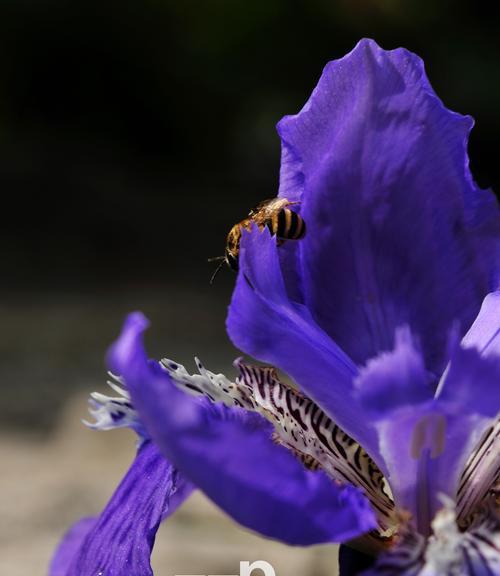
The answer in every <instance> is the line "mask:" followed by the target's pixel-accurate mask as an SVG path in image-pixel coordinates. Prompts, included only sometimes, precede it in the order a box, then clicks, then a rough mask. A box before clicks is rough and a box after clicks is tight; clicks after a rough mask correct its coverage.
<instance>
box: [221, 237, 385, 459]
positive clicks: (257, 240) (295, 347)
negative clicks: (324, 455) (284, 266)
mask: <svg viewBox="0 0 500 576" xmlns="http://www.w3.org/2000/svg"><path fill="white" fill-rule="evenodd" d="M278 250H279V248H277V246H276V242H275V240H274V239H273V238H271V236H270V234H269V232H268V231H267V230H263V231H262V232H260V231H259V230H257V229H256V228H254V229H253V230H252V231H251V233H244V234H243V238H242V245H241V253H240V263H241V264H240V270H241V273H240V274H239V276H238V280H237V282H236V287H235V289H234V292H233V298H232V301H231V305H230V307H229V314H228V318H227V323H226V324H227V331H228V334H229V336H230V338H231V340H232V341H233V343H234V344H235V345H236V346H238V347H239V348H240V349H241V350H243V351H244V352H245V353H247V354H250V355H252V356H254V357H255V358H258V359H259V360H261V361H263V362H267V363H269V364H272V365H273V366H276V367H278V368H280V369H281V370H283V371H284V372H286V373H287V374H288V375H289V376H290V377H291V378H293V379H294V381H295V382H296V383H297V385H298V386H299V388H300V389H301V390H303V391H304V392H305V393H306V394H307V395H308V396H309V397H310V398H312V399H313V400H314V401H315V402H316V403H317V404H318V405H319V406H321V408H323V410H324V411H325V412H326V413H327V414H328V415H329V416H330V417H331V418H332V420H334V421H335V422H336V423H337V424H338V425H339V426H340V427H341V428H342V429H343V430H344V431H345V432H346V433H347V434H349V436H351V437H353V438H354V439H355V440H356V441H357V442H359V443H360V444H362V445H363V447H364V448H365V449H366V450H367V451H368V452H369V453H370V455H371V456H372V457H373V459H374V460H375V461H376V462H377V464H379V461H380V458H378V446H377V442H376V438H375V433H374V430H373V428H372V427H371V425H370V423H369V421H368V419H366V418H363V417H362V414H361V412H360V410H361V407H360V406H359V403H358V402H357V401H356V400H355V399H354V397H353V393H352V392H353V387H352V382H353V378H354V377H355V376H356V374H357V368H356V366H355V365H354V364H353V362H352V360H351V359H350V358H349V357H348V356H347V355H346V354H345V353H344V352H343V351H342V350H341V349H340V348H339V347H338V346H337V345H336V344H335V342H334V341H333V340H332V339H331V338H330V337H329V336H328V334H326V333H325V332H324V331H323V330H322V329H321V328H320V327H319V326H318V325H317V323H316V322H315V321H314V320H313V319H312V317H311V315H310V313H309V311H308V310H307V308H305V307H304V306H301V305H300V304H298V303H296V302H292V301H291V300H290V299H289V298H288V295H287V292H286V289H285V286H284V283H283V278H282V275H281V271H280V267H279V263H278Z"/></svg>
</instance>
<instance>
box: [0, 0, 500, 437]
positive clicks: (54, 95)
mask: <svg viewBox="0 0 500 576" xmlns="http://www.w3.org/2000/svg"><path fill="white" fill-rule="evenodd" d="M488 4H490V5H491V6H493V5H494V4H493V3H487V2H477V1H472V0H470V1H468V2H467V1H452V0H442V1H439V2H436V1H435V0H406V1H404V0H403V1H400V2H398V1H396V0H303V1H299V0H252V1H243V0H241V1H238V0H206V1H201V0H200V1H195V0H141V1H135V2H131V1H126V0H122V1H120V2H118V1H114V0H110V1H102V0H100V1H96V0H85V1H83V0H72V1H64V0H2V2H1V4H0V46H1V49H0V179H1V190H2V216H3V217H2V225H1V227H0V235H1V238H0V259H1V269H2V275H1V277H2V284H1V288H0V292H1V301H0V321H1V329H0V354H1V358H0V361H1V368H0V377H1V382H0V385H1V387H2V391H3V392H2V398H3V400H2V403H1V409H0V419H1V425H2V426H13V425H14V426H17V427H24V428H26V427H27V426H29V427H34V428H35V429H38V430H42V429H48V428H50V424H51V422H52V421H53V420H54V417H55V416H54V415H55V414H56V413H57V409H58V407H59V406H60V405H61V404H62V402H63V401H64V399H65V398H66V397H67V396H69V395H71V394H73V393H74V392H75V391H76V390H78V389H80V390H82V389H87V388H95V387H96V385H99V383H100V382H101V380H100V379H101V376H102V374H103V364H102V356H103V354H104V351H105V348H106V346H107V345H108V344H109V342H110V339H111V338H112V337H114V335H115V333H116V332H117V330H118V328H119V325H120V323H121V320H122V318H123V315H124V314H125V313H126V312H127V311H129V310H130V309H132V308H136V307H139V308H142V309H144V310H145V311H146V312H147V313H148V314H149V315H150V316H151V318H152V319H153V320H154V326H155V331H154V337H152V338H151V346H152V352H154V353H156V354H157V355H160V354H162V353H164V354H170V355H171V356H173V357H174V356H175V354H177V355H179V354H180V357H178V359H179V360H180V361H183V362H186V363H189V359H190V357H191V356H192V355H193V354H194V353H198V354H200V355H201V357H202V359H205V358H206V357H207V355H208V358H209V360H210V362H211V363H212V364H213V363H215V366H213V369H215V370H216V371H217V370H218V369H222V368H223V367H224V366H226V365H227V364H229V362H230V360H231V358H232V357H233V356H234V355H235V353H234V351H232V349H231V347H230V345H229V344H228V343H227V341H226V340H225V336H224V314H225V306H226V305H227V302H228V299H229V296H230V291H231V284H232V282H233V280H234V278H233V276H232V275H231V273H230V272H229V271H224V272H223V273H221V274H220V275H219V277H218V279H217V282H216V283H215V285H214V286H209V284H208V281H209V278H210V275H211V272H212V270H213V266H212V265H209V264H208V263H207V262H206V259H207V257H208V256H213V255H218V254H221V253H222V251H223V246H224V238H225V234H226V232H227V229H228V227H230V225H231V224H232V223H234V222H235V221H237V220H238V219H240V218H241V217H242V216H244V215H245V213H246V211H247V210H248V208H249V207H251V206H252V205H254V204H256V202H257V201H259V200H261V199H262V198H268V197H272V196H273V195H274V194H275V193H276V190H277V185H278V171H279V140H278V137H277V135H276V133H275V129H274V125H275V124H276V122H277V121H278V120H279V119H280V117H281V116H283V115H284V114H288V113H295V112H297V111H298V110H299V109H300V107H301V106H302V104H303V103H304V102H305V100H306V99H307V97H308V96H309V94H310V92H311V89H312V88H313V87H314V85H315V83H316V81H317V79H318V78H319V75H320V73H321V69H322V67H323V66H324V65H325V63H326V62H327V61H328V60H331V59H334V58H338V57H340V56H342V55H344V54H345V53H346V52H348V51H350V50H351V49H352V48H353V46H354V45H355V43H356V42H357V41H358V40H359V39H360V38H361V37H363V36H369V37H373V38H375V39H376V40H377V41H378V42H379V43H380V44H381V45H382V46H383V47H385V48H395V47H397V46H405V47H407V48H409V49H411V50H412V51H414V52H417V53H418V54H419V55H421V56H422V57H423V58H424V60H425V62H426V66H427V72H428V74H429V76H430V79H431V81H432V83H433V85H434V87H435V89H436V90H437V92H438V93H439V95H440V96H441V98H442V99H443V100H444V101H445V103H446V104H447V106H448V107H450V108H452V109H454V110H457V111H459V112H462V113H469V114H471V115H472V116H474V117H475V119H476V123H477V124H476V128H475V129H474V131H473V135H472V139H471V144H470V156H471V165H472V169H473V172H474V174H475V176H476V179H477V180H478V181H479V183H480V184H481V185H482V186H493V187H496V189H497V190H498V189H500V185H499V182H498V178H499V173H498V169H497V165H498V142H499V138H500V106H499V96H500V64H499V62H500V43H499V34H498V33H499V26H498V25H499V19H498V15H497V14H496V13H495V12H493V10H494V9H493V8H490V9H488V8H487V6H488ZM207 365H209V366H210V363H209V362H207ZM210 367H212V366H210Z"/></svg>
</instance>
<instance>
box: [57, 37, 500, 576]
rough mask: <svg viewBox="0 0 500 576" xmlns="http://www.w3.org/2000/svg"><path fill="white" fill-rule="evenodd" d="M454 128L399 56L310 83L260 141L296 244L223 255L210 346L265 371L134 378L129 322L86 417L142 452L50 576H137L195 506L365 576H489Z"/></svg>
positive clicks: (488, 365) (476, 211) (459, 151)
mask: <svg viewBox="0 0 500 576" xmlns="http://www.w3.org/2000/svg"><path fill="white" fill-rule="evenodd" d="M471 127H472V120H471V118H469V117H464V116H461V115H459V114H456V113H454V112H451V111H449V110H447V109H446V108H445V107H444V106H443V104H442V103H441V101H440V100H439V99H438V97H437V96H436V95H435V93H434V91H433V90H432V88H431V86H430V84H429V81H428V80H427V78H426V76H425V72H424V68H423V64H422V62H421V60H420V59H419V58H418V57H416V56H415V55H413V54H411V53H410V52H407V51H406V50H402V49H398V50H393V51H384V50H382V49H381V48H380V47H379V46H378V45H377V44H376V43H375V42H373V41H371V40H363V41H361V42H360V43H359V44H358V45H357V46H356V47H355V49H354V50H353V51H352V52H351V53H350V54H348V55H347V56H345V57H344V58H342V59H340V60H337V61H334V62H331V63H330V64H328V65H327V66H326V68H325V70H324V72H323V74H322V76H321V79H320V81H319V84H318V86H317V87H316V88H315V90H314V91H313V94H312V96H311V97H310V99H309V101H308V102H307V103H306V105H305V106H304V108H303V109H302V110H301V111H300V112H299V114H297V115H295V116H288V117H285V118H284V119H283V120H282V121H281V122H280V123H279V125H278V132H279V134H280V137H281V140H282V164H281V177H280V190H279V196H280V197H281V198H287V199H288V200H290V201H291V202H297V203H298V204H297V205H296V206H294V209H296V210H297V211H298V212H300V215H301V217H302V218H303V219H304V221H305V222H306V224H307V234H306V236H305V237H304V238H303V239H301V240H297V241H293V240H289V241H286V242H284V243H281V242H277V241H276V238H275V237H274V236H272V235H271V233H270V232H269V231H268V230H267V229H260V228H258V227H257V226H254V227H253V228H252V229H251V230H250V231H245V232H243V235H242V240H241V246H240V248H241V249H240V257H239V273H238V277H237V280H236V287H235V290H234V293H233V297H232V302H231V305H230V308H229V314H228V319H227V329H228V333H229V336H230V338H231V339H232V341H233V342H234V344H235V345H236V346H237V347H238V348H240V349H241V350H242V351H243V352H244V353H246V354H248V355H250V356H253V357H254V358H256V359H258V360H260V361H262V362H265V363H267V364H269V365H270V366H264V367H263V366H260V365H259V366H255V365H251V364H247V363H245V362H243V361H242V360H241V359H238V360H237V361H236V362H235V367H236V369H237V376H236V377H235V378H233V379H229V378H227V377H226V376H224V375H222V374H215V373H212V372H210V371H209V370H207V369H206V368H205V367H204V366H203V365H202V364H201V362H199V361H198V360H196V364H197V370H198V373H196V374H190V373H189V372H188V371H187V370H186V369H185V368H184V367H183V366H182V365H181V364H179V363H177V362H173V361H171V360H167V359H166V360H162V361H161V362H159V363H158V362H156V361H151V360H148V357H147V355H146V353H145V351H144V348H143V341H142V337H143V332H144V330H145V329H146V327H147V320H146V319H145V318H144V317H143V316H142V315H141V314H139V313H136V314H132V315H130V316H129V317H128V319H127V321H126V323H125V326H124V328H123V331H122V333H121V335H120V337H119V339H118V340H117V342H116V343H115V344H114V345H113V347H112V349H111V351H110V354H109V364H110V369H111V371H112V372H113V373H115V374H118V375H119V383H121V386H118V384H112V386H113V387H114V388H115V390H116V391H117V392H118V396H117V397H116V398H109V397H107V396H103V395H94V396H93V400H92V402H93V404H92V406H93V414H94V416H95V420H96V421H95V424H94V426H95V427H97V428H103V429H106V428H113V427H119V426H124V425H126V426H131V427H133V428H134V429H136V430H137V432H138V434H139V436H140V438H141V444H140V448H139V450H138V454H137V458H136V460H135V462H134V463H133V465H132V467H131V469H130V471H129V473H128V474H127V476H126V477H125V479H124V481H123V482H122V484H121V485H120V487H119V488H118V490H117V492H116V493H115V495H114V496H113V498H112V499H111V501H110V503H109V504H108V506H107V507H106V509H105V510H104V512H103V513H102V515H101V516H100V517H99V518H98V519H95V520H85V521H82V522H80V523H79V524H77V525H76V526H75V527H74V528H73V529H72V530H71V531H70V532H69V533H68V535H67V536H66V537H65V539H64V541H63V542H62V544H61V545H60V547H59V549H58V551H57V553H56V556H55V558H54V561H53V565H52V576H74V575H77V574H85V575H86V574H103V575H105V576H114V575H123V574H134V575H141V576H142V575H148V574H151V569H150V565H149V555H150V552H151V548H152V545H153V541H154V535H155V533H156V529H157V527H158V525H159V523H160V521H161V520H162V519H164V518H165V517H166V516H167V515H168V514H169V513H171V512H172V511H173V510H174V509H175V508H176V506H178V505H179V504H180V503H181V502H182V500H183V499H184V498H185V497H186V496H187V495H188V494H189V493H190V491H191V490H192V488H193V487H197V488H199V489H201V490H203V491H204V492H205V494H207V495H208V496H209V497H210V498H211V499H212V500H213V501H214V502H215V503H216V504H218V505H219V506H220V507H221V508H222V509H223V510H225V511H226V512H227V513H228V514H229V515H230V516H232V517H233V518H234V519H235V520H236V521H238V522H240V523H241V524H243V525H244V526H246V527H248V528H250V529H252V530H255V531H257V532H260V533H261V534H263V535H265V536H267V537H270V538H275V539H278V540H281V541H283V542H286V543H288V544H292V545H309V544H316V543H327V542H341V543H342V542H343V543H345V542H348V543H349V545H350V546H352V547H354V548H356V549H358V550H361V551H364V552H366V553H368V554H372V555H375V556H377V561H376V563H375V565H374V566H373V567H372V568H370V569H369V572H367V574H370V575H374V576H375V575H379V574H387V575H391V574H403V575H408V576H409V575H419V576H429V575H437V574H453V575H455V574H457V575H458V574H464V575H469V574H470V575H473V574H474V575H479V574H485V575H486V574H499V573H500V530H499V522H498V483H499V460H500V458H499V455H500V450H499V430H500V424H499V420H498V413H499V408H500V285H499V284H500V283H499V280H500V260H499V258H500V249H499V241H500V219H499V212H498V208H497V204H496V201H495V199H494V196H493V194H492V193H491V192H490V191H486V190H481V189H479V188H478V187H477V186H476V185H475V183H474V182H473V180H472V177H471V175H470V172H469V169H468V158H467V151H466V147H467V137H468V133H469V131H470V129H471ZM277 369H279V370H281V371H282V372H283V373H285V374H286V375H287V376H288V378H289V379H290V380H291V381H292V383H288V380H287V382H284V381H283V379H282V378H281V377H280V376H279V374H278V372H277Z"/></svg>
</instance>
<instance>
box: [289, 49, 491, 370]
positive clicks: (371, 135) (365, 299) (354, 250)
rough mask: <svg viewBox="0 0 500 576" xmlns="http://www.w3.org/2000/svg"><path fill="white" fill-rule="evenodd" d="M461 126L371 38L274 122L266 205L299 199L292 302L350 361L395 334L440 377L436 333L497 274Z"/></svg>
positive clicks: (410, 63)
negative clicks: (279, 160)
mask: <svg viewBox="0 0 500 576" xmlns="http://www.w3.org/2000/svg"><path fill="white" fill-rule="evenodd" d="M471 127H472V119H471V118H470V117H464V116H461V115H459V114H456V113H453V112H451V111H449V110H447V109H446V108H445V107H444V106H443V104H442V102H441V101H440V100H439V99H438V97H437V96H436V94H435V93H434V91H433V90H432V88H431V86H430V84H429V81H428V80H427V78H426V75H425V72H424V67H423V63H422V61H421V60H420V59H419V58H418V57H417V56H415V55H414V54H412V53H410V52H408V51H406V50H403V49H398V50H392V51H385V50H382V49H381V48H380V47H379V46H377V44H376V43H375V42H373V41H371V40H363V41H361V42H360V43H359V44H358V45H357V46H356V48H355V49H354V50H353V51H352V52H351V53H350V54H348V55H347V56H345V57H344V58H342V59H340V60H337V61H334V62H330V63H329V64H328V65H327V66H326V68H325V69H324V72H323V74H322V76H321V79H320V81H319V83H318V86H317V87H316V88H315V90H314V91H313V93H312V96H311V98H310V99H309V101H308V102H307V103H306V105H305V106H304V108H303V109H302V110H301V112H300V113H299V114H297V115H296V116H288V117H285V118H283V120H282V121H281V122H280V123H279V125H278V131H279V133H280V136H281V139H282V142H283V165H282V171H281V187H280V196H284V197H289V198H290V199H293V200H300V201H301V205H300V211H301V215H302V217H303V218H304V220H305V222H306V224H307V230H308V233H307V234H306V237H305V238H304V239H303V240H300V241H299V242H297V245H298V250H300V258H299V259H298V260H299V262H300V265H301V277H302V282H303V285H304V288H303V293H304V298H305V304H306V306H307V307H308V308H309V310H310V312H311V314H312V316H313V317H314V318H315V320H316V321H317V322H318V324H319V325H320V326H321V327H322V328H323V329H324V330H325V331H327V332H328V334H330V336H331V337H332V338H333V339H334V340H335V342H337V344H338V345H339V346H340V347H341V348H342V349H343V350H345V351H346V352H347V353H348V354H349V355H350V356H351V358H353V360H355V361H356V362H357V363H364V362H365V361H366V360H367V359H369V358H371V357H373V356H375V355H376V354H377V353H378V352H379V351H380V350H389V349H391V347H392V345H393V339H394V333H395V329H396V327H397V326H399V325H403V324H409V325H410V327H411V329H412V332H413V333H415V334H416V335H417V336H418V337H419V339H420V341H421V342H422V349H423V353H424V357H425V359H426V363H427V365H428V366H430V367H431V368H432V369H433V370H434V371H435V372H436V373H437V374H439V373H441V371H442V369H443V368H444V362H445V354H446V334H447V331H448V329H449V326H450V325H451V323H452V322H453V321H455V320H459V322H460V325H461V331H462V332H461V333H462V334H463V333H464V332H465V330H466V329H467V328H468V327H469V326H470V325H471V323H472V321H473V320H474V317H475V315H476V314H477V311H478V310H479V307H480V303H481V301H482V299H483V297H484V296H485V294H486V293H487V292H488V287H489V285H490V283H491V282H494V277H497V276H498V272H499V270H500V266H499V259H498V238H499V233H498V232H499V225H500V219H499V213H498V208H497V205H496V202H495V200H494V197H493V195H492V194H491V193H490V192H488V191H482V190H479V189H478V188H477V187H476V186H475V184H474V183H473V181H472V178H471V176H470V173H469V170H468V158H467V153H466V146H467V138H468V133H469V131H470V129H471ZM479 238H487V239H488V240H487V241H488V242H489V244H485V243H482V241H481V240H480V239H479ZM485 242H486V240H485ZM486 248H488V251H487V261H486V260H485V257H484V256H485V255H484V254H483V253H481V251H482V250H483V249H486ZM451 293H452V294H453V298H450V296H449V295H450V294H451Z"/></svg>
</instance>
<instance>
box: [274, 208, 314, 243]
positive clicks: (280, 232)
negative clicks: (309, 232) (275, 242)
mask: <svg viewBox="0 0 500 576" xmlns="http://www.w3.org/2000/svg"><path fill="white" fill-rule="evenodd" d="M267 227H268V228H269V230H270V231H271V233H272V234H275V235H276V236H278V238H285V239H288V240H298V239H299V238H302V237H303V236H304V234H305V232H306V225H305V222H304V220H303V219H302V218H301V217H300V216H299V214H297V213H296V212H293V211H292V210H289V209H288V208H283V209H282V210H279V211H278V212H275V213H274V214H273V216H272V218H271V219H270V220H269V221H268V222H267Z"/></svg>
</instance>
